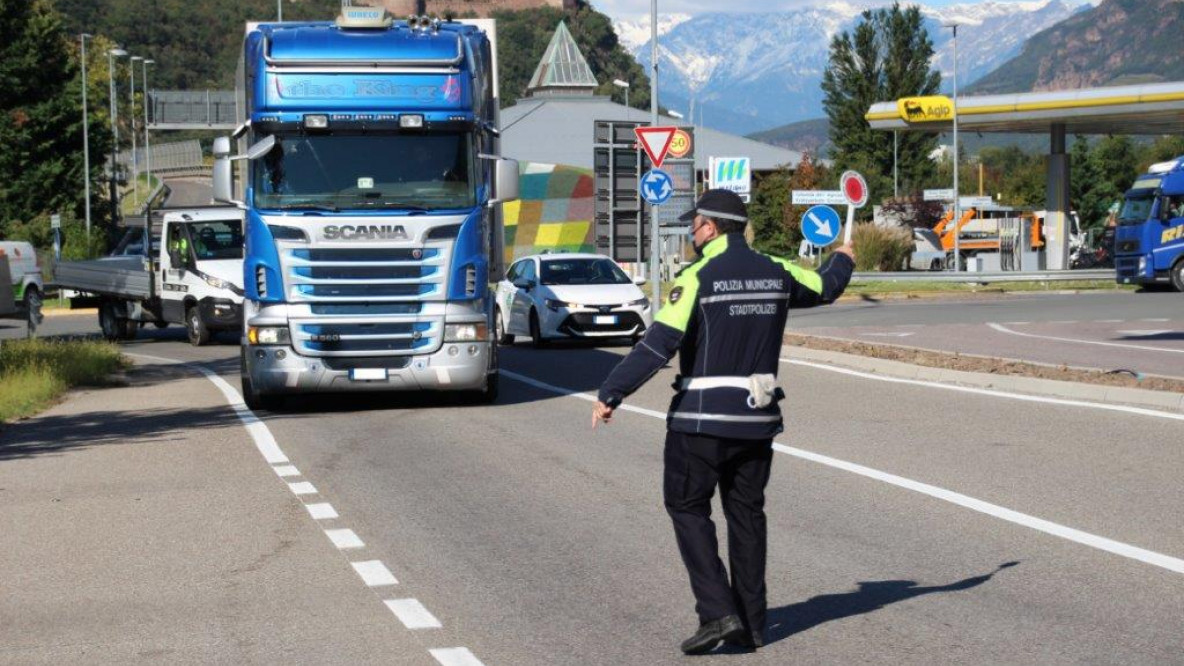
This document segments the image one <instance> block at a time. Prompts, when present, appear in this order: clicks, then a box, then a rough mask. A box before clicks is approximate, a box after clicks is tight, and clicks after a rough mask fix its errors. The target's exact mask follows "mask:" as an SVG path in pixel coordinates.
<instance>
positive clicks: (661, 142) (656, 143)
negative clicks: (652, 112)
mask: <svg viewBox="0 0 1184 666" xmlns="http://www.w3.org/2000/svg"><path fill="white" fill-rule="evenodd" d="M677 131H678V128H677V127H635V128H633V133H634V134H636V135H637V143H639V144H641V147H642V149H643V150H645V154H646V155H648V156H649V158H650V163H651V164H653V165H654V168H655V169H658V168H661V166H662V161H663V160H665V159H666V153H667V152H669V151H670V142H671V141H673V140H674V133H675V132H677Z"/></svg>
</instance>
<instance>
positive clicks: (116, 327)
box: [99, 301, 140, 342]
mask: <svg viewBox="0 0 1184 666" xmlns="http://www.w3.org/2000/svg"><path fill="white" fill-rule="evenodd" d="M116 306H117V302H116V301H103V303H102V305H100V306H99V328H100V329H101V330H102V331H103V337H104V338H106V339H107V340H110V341H111V342H119V341H122V340H134V339H135V337H136V333H137V332H138V331H139V330H140V323H139V322H137V321H134V320H131V319H128V318H126V317H120V316H119V309H118V308H117V307H116Z"/></svg>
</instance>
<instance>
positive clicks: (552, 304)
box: [543, 298, 573, 312]
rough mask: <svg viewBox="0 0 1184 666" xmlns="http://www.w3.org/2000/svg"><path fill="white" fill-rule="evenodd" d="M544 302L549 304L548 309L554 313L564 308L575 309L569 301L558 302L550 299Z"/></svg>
mask: <svg viewBox="0 0 1184 666" xmlns="http://www.w3.org/2000/svg"><path fill="white" fill-rule="evenodd" d="M543 302H544V303H546V304H547V308H548V309H550V310H551V311H552V312H559V311H560V310H562V309H563V308H570V307H573V306H572V304H571V303H568V302H567V301H557V300H555V299H554V298H548V299H547V300H545V301H543Z"/></svg>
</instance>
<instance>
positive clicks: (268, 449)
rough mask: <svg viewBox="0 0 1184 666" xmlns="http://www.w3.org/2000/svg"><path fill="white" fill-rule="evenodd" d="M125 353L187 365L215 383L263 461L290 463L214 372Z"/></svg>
mask: <svg viewBox="0 0 1184 666" xmlns="http://www.w3.org/2000/svg"><path fill="white" fill-rule="evenodd" d="M124 353H125V354H127V355H128V356H135V357H137V358H146V359H148V360H150V361H161V362H163V363H168V364H170V365H185V366H188V367H190V368H193V369H194V370H197V371H198V372H200V373H201V374H203V375H205V378H206V379H208V380H210V381H211V382H213V384H214V386H217V387H218V390H219V391H221V392H222V395H223V396H224V397H225V398H226V402H228V403H229V404H230V407H231V409H233V410H234V413H235V415H237V416H238V420H240V421H242V422H243V426H244V427H246V429H247V434H249V435H250V436H251V440H252V441H253V442H255V448H257V449H259V453H262V454H263V459H264V460H266V461H267V462H269V463H271V464H273V465H274V464H276V463H286V462H288V456H286V455H284V452H283V451H281V450H280V446H279V444H276V441H275V437H273V436H272V434H271V431H270V430H268V429H267V426H266V425H265V424H264V423H263V421H260V420H259V417H258V416H255V412H252V411H251V410H250V409H248V408H247V403H245V402H243V398H242V396H240V395H239V394H238V391H236V390H234V387H233V386H231V385H230V384H228V383H226V380H225V379H222V378H221V377H219V376H218V374H217V373H215V372H214V371H213V370H210V369H209V368H205V367H202V366H200V365H197V364H196V363H187V362H185V361H178V360H176V359H172V358H164V357H161V356H149V355H147V354H133V353H130V352H124Z"/></svg>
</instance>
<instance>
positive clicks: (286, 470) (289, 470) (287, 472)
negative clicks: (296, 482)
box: [272, 465, 300, 476]
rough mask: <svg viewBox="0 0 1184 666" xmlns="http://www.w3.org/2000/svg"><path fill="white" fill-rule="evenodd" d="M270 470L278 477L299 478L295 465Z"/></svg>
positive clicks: (278, 466)
mask: <svg viewBox="0 0 1184 666" xmlns="http://www.w3.org/2000/svg"><path fill="white" fill-rule="evenodd" d="M272 469H273V470H275V473H276V474H278V475H280V476H300V470H298V469H296V466H295V465H276V466H275V467H272Z"/></svg>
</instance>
